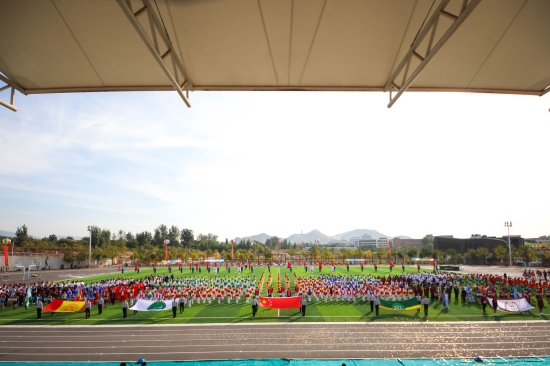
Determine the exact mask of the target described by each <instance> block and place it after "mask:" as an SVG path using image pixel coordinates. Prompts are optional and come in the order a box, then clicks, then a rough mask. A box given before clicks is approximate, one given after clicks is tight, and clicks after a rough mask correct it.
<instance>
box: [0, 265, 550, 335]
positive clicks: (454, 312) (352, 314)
mask: <svg viewBox="0 0 550 366" xmlns="http://www.w3.org/2000/svg"><path fill="white" fill-rule="evenodd" d="M401 272H402V270H401V268H400V267H396V268H394V269H393V272H392V273H390V271H389V268H388V267H378V270H377V271H376V272H375V271H374V269H373V268H372V267H371V266H369V267H365V268H364V271H363V272H362V271H361V268H360V267H358V266H350V268H349V272H348V271H347V269H346V267H345V266H337V267H336V272H335V275H342V276H357V275H365V276H368V275H373V276H386V275H388V274H392V275H399V274H401ZM416 272H417V269H416V267H405V273H416ZM173 273H174V275H175V278H176V279H178V278H192V277H195V278H199V277H214V275H213V273H212V272H211V273H210V274H209V273H207V271H206V270H204V268H203V270H202V273H197V272H194V273H192V272H191V271H190V270H189V267H186V268H184V269H183V273H180V272H179V271H178V270H177V268H174V269H173ZM294 273H295V274H296V275H297V276H298V277H313V276H319V270H318V268H317V267H315V273H314V274H313V275H312V274H310V273H309V270H308V271H306V270H305V269H304V267H303V266H301V267H295V268H293V272H291V271H290V270H288V269H287V268H286V267H277V266H275V267H271V274H272V275H273V279H272V285H273V287H274V288H275V289H276V285H277V283H276V282H277V275H278V274H280V277H281V281H282V282H283V281H284V278H285V274H286V275H288V278H289V279H290V283H291V288H292V289H293V288H294V281H293V277H294ZM322 273H323V274H326V275H328V274H330V267H324V268H323V270H322ZM152 274H153V269H151V268H146V269H141V270H140V273H139V274H137V272H134V271H133V269H132V270H128V269H127V270H126V271H125V273H124V274H121V273H120V272H119V273H117V274H116V276H113V274H106V275H100V276H94V277H88V278H83V279H80V281H84V282H86V283H91V282H97V281H100V280H106V279H112V278H125V279H131V278H133V279H137V278H143V277H146V276H150V275H152ZM156 274H157V275H166V274H168V269H167V268H165V267H163V268H158V269H157V272H156ZM262 274H265V279H266V281H267V278H268V276H269V272H268V269H267V268H266V267H257V268H254V271H253V272H250V270H245V271H243V273H241V274H238V273H237V270H236V268H235V267H233V268H231V272H228V271H227V270H226V269H225V268H223V267H222V268H221V269H220V273H218V275H217V277H222V278H223V277H225V278H227V279H233V278H243V279H246V278H248V277H250V278H251V279H252V278H253V277H254V276H255V277H256V279H259V278H260V277H261V275H262ZM266 287H267V286H266V284H264V286H263V289H262V290H263V291H262V295H263V296H265V295H266V292H265V291H266ZM546 306H547V305H546ZM487 309H488V310H487V313H485V314H484V313H483V312H482V309H481V305H478V304H472V303H463V302H461V301H460V298H459V300H458V301H456V300H455V299H454V296H453V297H452V299H451V301H450V306H449V309H445V308H444V307H443V306H442V305H441V304H436V303H434V302H431V303H430V306H429V315H428V316H427V317H425V316H424V314H423V312H417V311H416V310H413V311H402V312H398V311H391V310H384V309H380V316H375V313H374V312H371V311H370V306H369V303H368V302H367V301H365V302H363V301H362V300H361V298H359V299H358V300H355V301H352V302H348V301H328V302H325V301H324V300H321V299H320V300H319V301H315V298H314V297H312V301H311V302H308V305H307V311H306V316H305V317H302V316H301V313H300V310H299V309H292V310H276V309H265V308H262V307H260V308H259V311H258V313H257V315H256V317H255V318H252V308H251V305H250V303H248V304H247V303H246V302H245V298H244V296H243V297H242V298H241V300H240V302H239V303H238V304H237V303H236V302H235V299H233V300H232V301H231V303H229V304H228V303H227V300H222V301H221V303H220V304H218V302H217V301H212V303H210V304H209V303H208V302H206V303H202V302H201V303H200V304H197V303H194V304H193V305H192V307H187V306H186V307H185V311H184V313H182V314H180V313H179V310H178V314H177V317H176V318H173V317H172V312H171V311H158V312H157V311H140V312H138V313H137V314H135V315H134V313H133V311H128V318H127V319H123V318H122V309H121V303H120V302H117V303H115V305H114V306H112V305H111V304H109V305H108V306H107V308H104V310H103V314H102V315H97V306H94V308H93V309H92V312H91V314H92V315H91V318H90V319H85V316H84V313H83V312H81V313H56V314H55V315H54V316H52V315H51V314H49V313H43V315H42V319H41V320H40V321H38V320H37V319H36V312H35V308H34V306H31V307H30V308H29V310H25V309H24V308H19V309H12V308H11V305H8V306H7V307H6V308H5V309H3V310H0V324H2V325H17V324H25V325H31V324H40V325H46V324H48V325H55V324H60V325H61V324H64V325H66V324H80V325H82V324H90V325H93V324H106V325H112V324H179V323H193V324H197V323H241V322H253V323H256V322H377V321H384V322H388V321H411V322H430V321H470V320H471V321H484V320H485V321H505V320H547V319H548V317H547V316H546V315H542V316H541V315H539V314H538V310H537V309H532V310H531V311H528V312H524V313H506V312H500V311H499V312H498V316H496V317H495V316H493V314H492V310H491V309H489V307H488V308H487ZM545 309H547V308H545Z"/></svg>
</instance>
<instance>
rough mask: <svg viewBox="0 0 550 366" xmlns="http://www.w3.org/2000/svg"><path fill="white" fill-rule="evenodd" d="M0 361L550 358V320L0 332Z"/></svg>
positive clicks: (31, 328) (49, 328)
mask: <svg viewBox="0 0 550 366" xmlns="http://www.w3.org/2000/svg"><path fill="white" fill-rule="evenodd" d="M1 330H2V332H1V333H0V345H1V346H0V361H135V360H137V359H138V358H139V357H143V358H146V359H147V360H148V361H154V360H217V359H247V358H252V359H260V358H310V359H330V358H336V359H352V358H427V357H429V358H441V357H443V358H455V357H465V358H469V359H471V358H472V357H475V356H478V355H481V356H484V357H504V358H507V357H517V356H530V355H538V356H543V355H544V356H548V355H550V322H549V321H532V322H503V323H495V322H463V323H455V322H453V323H410V322H407V323H393V322H392V323H375V324H369V323H351V324H350V323H307V324H304V323H301V324H298V323H284V324H279V323H277V324H272V323H262V324H217V325H213V324H208V325H159V326H155V325H151V326H135V325H129V326H124V325H123V326H91V327H90V326H83V327H81V326H17V327H15V326H14V327H11V326H3V327H2V329H1Z"/></svg>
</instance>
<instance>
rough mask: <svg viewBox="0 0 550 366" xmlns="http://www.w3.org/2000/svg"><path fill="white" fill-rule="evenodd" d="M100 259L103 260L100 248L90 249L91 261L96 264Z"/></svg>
mask: <svg viewBox="0 0 550 366" xmlns="http://www.w3.org/2000/svg"><path fill="white" fill-rule="evenodd" d="M101 258H104V254H103V252H102V251H101V248H100V247H95V248H93V249H92V259H94V260H96V261H97V263H99V261H100V260H101Z"/></svg>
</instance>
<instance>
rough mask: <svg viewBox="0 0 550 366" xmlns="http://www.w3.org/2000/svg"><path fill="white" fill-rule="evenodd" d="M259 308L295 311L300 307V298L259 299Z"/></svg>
mask: <svg viewBox="0 0 550 366" xmlns="http://www.w3.org/2000/svg"><path fill="white" fill-rule="evenodd" d="M260 306H261V307H263V308H269V309H296V308H301V307H302V302H301V301H300V296H291V297H260Z"/></svg>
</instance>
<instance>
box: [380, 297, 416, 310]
mask: <svg viewBox="0 0 550 366" xmlns="http://www.w3.org/2000/svg"><path fill="white" fill-rule="evenodd" d="M380 307H381V308H382V309H386V310H394V311H406V310H417V309H420V308H421V307H422V305H420V304H419V303H418V300H417V299H415V298H414V299H409V300H402V301H387V300H384V299H380Z"/></svg>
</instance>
